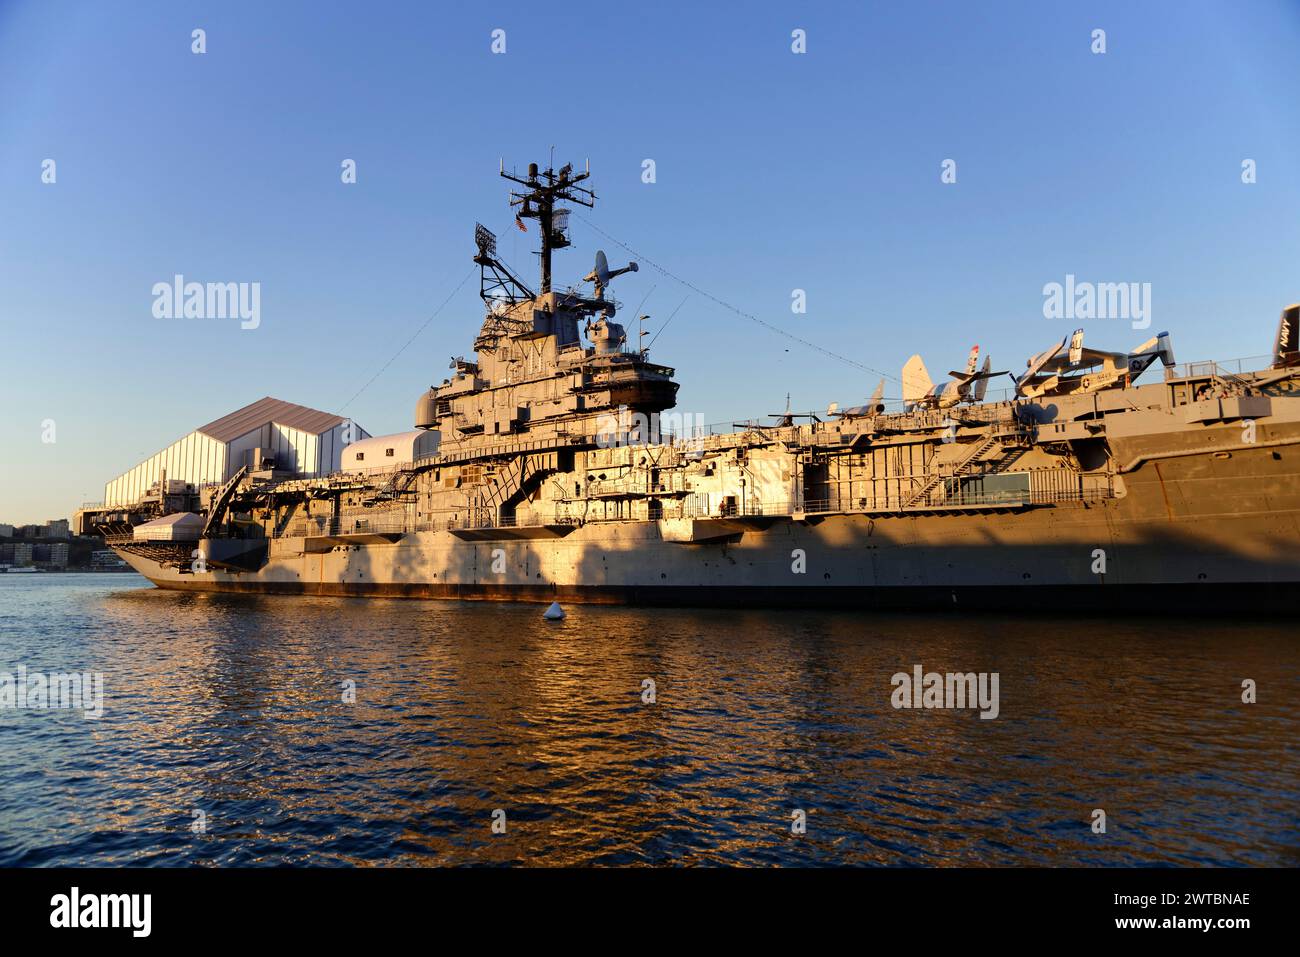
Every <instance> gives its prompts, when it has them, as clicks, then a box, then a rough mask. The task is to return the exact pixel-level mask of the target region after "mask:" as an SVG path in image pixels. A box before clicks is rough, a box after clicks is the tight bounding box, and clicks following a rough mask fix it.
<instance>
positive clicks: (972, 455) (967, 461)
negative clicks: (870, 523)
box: [903, 434, 1000, 508]
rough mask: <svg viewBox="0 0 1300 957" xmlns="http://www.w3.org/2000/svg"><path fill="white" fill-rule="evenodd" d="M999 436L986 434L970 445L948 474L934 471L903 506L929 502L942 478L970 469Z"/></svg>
mask: <svg viewBox="0 0 1300 957" xmlns="http://www.w3.org/2000/svg"><path fill="white" fill-rule="evenodd" d="M999 438H1000V436H998V435H996V434H994V435H989V436H986V437H985V438H984V440H983V441H982V442H977V443H976V444H975V445H974V446H973V447H972V449H971V451H970V452H968V453H967V454H966V456H965V457H964V458H963V459H961V460H960V461H959V462H958V463H957V465H956V466H955V467H954V468H953V470H952V472H951V473H950V474H948V475H944V474H942V473H940V472H935V473H934V474H933V475H931V476H930V478H929V480H928V481H926V483H925V484H924V485H922V486H921V487H920V488H919V489H917V490H916V491H915V492H913V493H912V495H911V496H910V497H909V498H908V499H907V500H906V501H905V502H903V508H914V507H916V506H917V505H922V504H929V501H930V493H931V492H933V491H934V489H935V488H936V487H937V486H938V485H939V483H940V482H942V481H943V480H944V479H949V478H956V477H958V476H960V475H964V474H965V473H966V472H968V471H969V470H970V467H971V466H972V465H974V464H975V462H976V461H977V460H978V459H979V457H980V456H981V455H983V454H984V453H985V452H987V451H988V450H989V449H991V448H993V446H994V445H995V444H997V441H998V439H999Z"/></svg>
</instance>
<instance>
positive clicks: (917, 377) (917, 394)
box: [903, 356, 934, 405]
mask: <svg viewBox="0 0 1300 957" xmlns="http://www.w3.org/2000/svg"><path fill="white" fill-rule="evenodd" d="M932 388H934V383H933V382H931V381H930V373H928V372H927V371H925V363H924V362H922V361H921V357H920V356H912V358H910V359H908V360H907V363H906V364H905V365H904V366H903V401H904V402H906V403H908V404H909V405H910V404H912V403H915V402H917V401H919V400H920V399H922V398H924V397H925V394H926V393H927V392H929V391H930V390H931V389H932Z"/></svg>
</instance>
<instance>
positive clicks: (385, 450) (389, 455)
mask: <svg viewBox="0 0 1300 957" xmlns="http://www.w3.org/2000/svg"><path fill="white" fill-rule="evenodd" d="M384 454H385V455H387V456H388V457H389V458H392V457H393V450H392V449H384Z"/></svg>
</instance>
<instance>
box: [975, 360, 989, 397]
mask: <svg viewBox="0 0 1300 957" xmlns="http://www.w3.org/2000/svg"><path fill="white" fill-rule="evenodd" d="M992 363H993V357H992V356H985V357H984V367H983V368H982V369H980V377H979V380H978V381H976V383H975V401H976V402H983V401H984V393H986V392H988V390H989V369H991V368H992Z"/></svg>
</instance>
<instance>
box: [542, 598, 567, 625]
mask: <svg viewBox="0 0 1300 957" xmlns="http://www.w3.org/2000/svg"><path fill="white" fill-rule="evenodd" d="M542 617H543V618H545V619H546V620H547V621H559V620H560V619H561V618H563V617H564V609H563V608H561V607H560V603H559V602H558V601H553V602H551V607H550V608H548V609H546V613H545V614H544V615H542Z"/></svg>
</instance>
